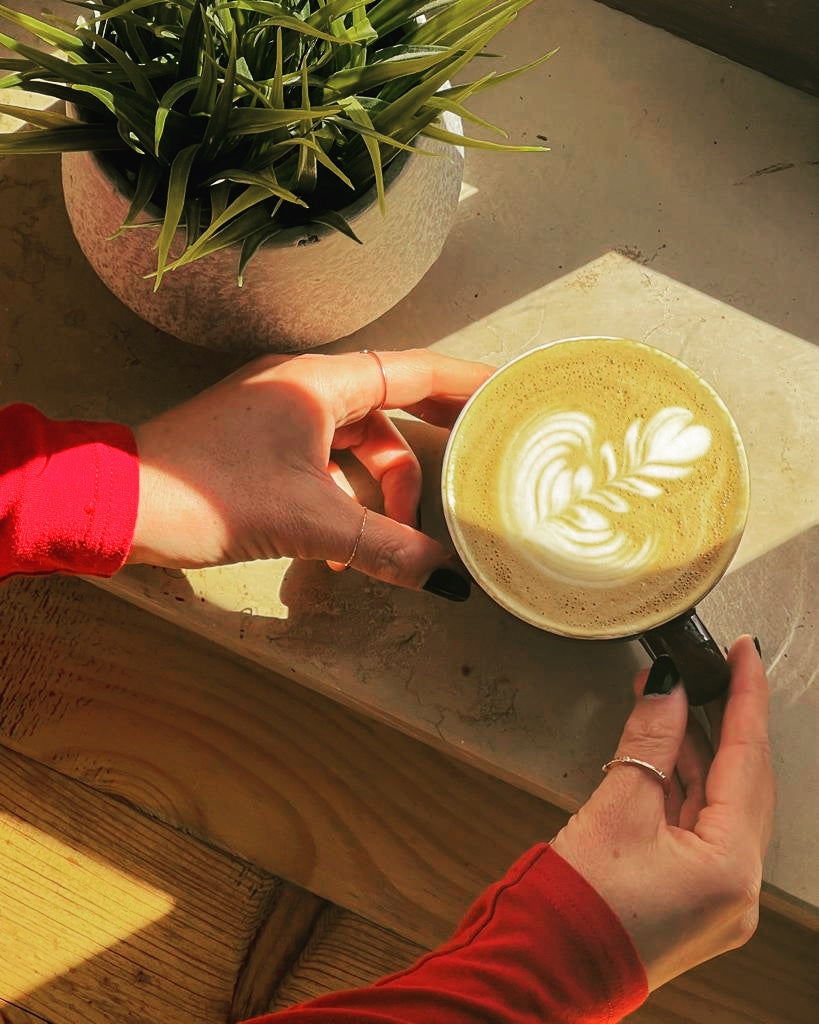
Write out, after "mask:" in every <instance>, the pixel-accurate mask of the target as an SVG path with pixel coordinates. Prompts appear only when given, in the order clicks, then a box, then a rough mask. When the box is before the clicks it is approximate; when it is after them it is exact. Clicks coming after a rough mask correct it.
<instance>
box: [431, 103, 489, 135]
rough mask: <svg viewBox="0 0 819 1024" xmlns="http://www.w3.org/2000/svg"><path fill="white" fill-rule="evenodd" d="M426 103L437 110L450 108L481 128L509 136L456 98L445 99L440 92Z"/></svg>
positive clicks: (452, 111) (462, 118)
mask: <svg viewBox="0 0 819 1024" xmlns="http://www.w3.org/2000/svg"><path fill="white" fill-rule="evenodd" d="M426 105H427V106H429V107H434V108H435V110H448V111H450V112H451V113H453V114H455V115H457V116H458V117H460V119H461V120H462V121H470V122H471V123H472V124H476V125H478V126H479V127H481V128H486V130H487V131H490V132H495V133H496V134H497V135H502V136H503V137H504V138H508V136H507V133H506V132H505V131H504V130H503V128H499V127H498V126H497V125H496V124H492V122H491V121H487V120H486V118H484V117H478V115H477V114H473V113H472V111H471V110H467V108H466V107H465V106H464V105H463V104H462V103H458V102H457V101H456V100H447V99H444V98H443V96H442V94H441V93H438V94H437V95H435V96H432V97H431V98H430V99H428V100H427V103H426Z"/></svg>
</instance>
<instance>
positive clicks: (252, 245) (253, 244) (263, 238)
mask: <svg viewBox="0 0 819 1024" xmlns="http://www.w3.org/2000/svg"><path fill="white" fill-rule="evenodd" d="M281 231H282V229H281V227H280V226H279V225H278V224H275V225H269V226H265V227H263V228H261V229H260V230H259V231H254V232H253V234H251V235H248V236H247V238H245V240H244V242H242V251H241V253H240V254H239V273H238V279H237V284H238V285H239V287H240V288H241V287H242V286H243V285H244V283H245V271H246V270H247V265H248V263H250V261H251V260H252V259H253V257H254V256H255V255H256V253H257V252H258V251H259V249H261V247H262V246H263V245H264V244H265V243H266V242H269V241H270V239H271V238H275V236H276V235H279V234H281Z"/></svg>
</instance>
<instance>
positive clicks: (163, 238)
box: [154, 143, 200, 291]
mask: <svg viewBox="0 0 819 1024" xmlns="http://www.w3.org/2000/svg"><path fill="white" fill-rule="evenodd" d="M199 150H200V146H199V144H198V143H196V144H195V145H193V146H186V147H185V149H182V150H180V151H179V152H178V153H177V154H176V156H175V157H174V159H173V163H172V164H171V170H170V174H169V176H168V198H167V199H166V201H165V217H164V219H163V221H162V230H161V231H160V233H159V238H158V239H157V243H156V248H157V264H156V281H155V282H154V291H156V289H157V288H158V287H159V285H160V283H161V281H162V275H163V274H164V273H165V269H166V267H167V263H168V254H169V253H170V251H171V244H172V243H173V240H174V236H175V234H176V231H177V228H178V227H179V222H180V220H181V219H182V213H183V211H184V209H185V198H186V195H187V189H188V179H189V178H190V173H191V168H192V167H193V163H194V161H195V160H196V156H197V154H198V153H199Z"/></svg>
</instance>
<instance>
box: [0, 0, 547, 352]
mask: <svg viewBox="0 0 819 1024" xmlns="http://www.w3.org/2000/svg"><path fill="white" fill-rule="evenodd" d="M530 2H531V0H161V2H156V0H126V2H119V0H80V2H77V3H74V4H73V6H74V7H75V8H77V10H78V12H79V17H78V19H77V20H76V22H74V23H71V22H63V21H60V20H59V19H55V18H52V19H50V20H49V21H43V20H40V19H35V18H32V17H28V16H26V15H23V14H21V13H17V12H15V11H13V10H10V9H9V8H7V7H5V6H3V5H0V22H5V23H6V24H7V25H10V26H11V28H10V29H9V32H8V33H5V32H0V51H6V52H8V53H10V54H11V56H4V55H3V53H2V52H0V70H5V71H6V72H7V74H6V75H5V76H4V77H2V78H0V88H9V87H19V88H22V89H24V90H26V91H28V92H31V93H39V94H43V95H45V96H46V97H51V98H53V99H54V100H56V101H64V102H65V104H66V105H67V106H66V111H65V113H63V112H62V111H59V110H55V109H47V110H33V109H30V108H27V107H21V106H20V105H19V104H17V105H15V104H14V103H0V112H5V113H7V114H11V115H12V116H15V117H17V118H19V119H21V120H22V121H24V122H25V123H26V125H27V130H23V131H18V132H12V133H6V134H4V135H3V134H0V156H3V155H12V154H34V153H37V154H41V153H61V154H62V161H63V186H64V193H65V198H66V205H67V208H68V212H69V216H70V218H71V222H72V226H73V228H74V232H75V234H76V236H77V238H78V241H79V242H80V245H81V247H82V249H83V251H84V253H85V255H86V257H87V258H88V259H89V261H90V262H91V264H92V266H93V267H94V268H95V270H96V271H97V273H98V274H99V276H100V277H101V278H102V280H103V281H104V282H105V283H106V284H107V285H108V287H109V288H110V289H111V290H112V291H113V292H114V293H115V294H116V295H117V296H118V297H119V298H120V299H122V300H123V301H124V302H125V303H126V304H127V305H129V306H130V307H131V308H133V309H134V310H136V311H137V312H138V313H139V314H140V315H141V316H143V317H144V318H145V319H146V320H148V321H150V322H151V323H153V324H155V325H156V326H158V327H161V328H162V329H164V330H167V331H169V332H171V333H173V334H175V335H177V336H178V337H181V338H184V339H187V340H191V341H195V342H198V343H203V344H210V345H213V346H216V347H240V348H245V347H248V348H257V347H260V346H262V347H265V348H268V349H280V350H282V349H284V350H294V349H299V348H307V347H312V346H314V345H319V344H324V343H325V342H328V341H331V340H333V339H335V338H337V337H341V336H344V335H346V334H349V333H351V332H352V331H353V330H355V329H357V328H358V327H361V326H363V325H364V324H365V323H368V322H369V321H371V320H373V319H375V318H376V317H377V316H380V315H381V314H382V313H383V312H385V311H386V310H387V309H388V308H390V306H392V305H394V304H395V303H396V302H397V301H399V300H400V299H401V298H402V297H403V296H404V295H405V294H406V293H407V292H408V291H409V290H410V289H411V288H412V287H413V286H414V285H415V284H416V283H417V281H418V280H419V279H420V277H421V276H422V275H423V274H424V273H425V272H426V270H427V269H428V268H429V266H430V265H431V264H432V263H433V262H434V260H435V259H436V258H437V256H438V254H439V252H440V249H441V246H442V245H443V241H444V239H445V237H446V234H447V232H448V230H449V228H450V226H451V223H452V219H453V217H454V212H455V208H456V204H457V198H458V191H459V188H460V181H461V169H462V159H463V155H462V149H461V147H463V146H477V147H482V148H486V149H507V150H516V151H523V150H530V151H533V150H537V149H539V148H540V147H517V146H508V145H505V144H504V143H498V142H489V141H486V140H483V139H473V138H470V137H467V136H465V135H463V134H461V121H462V120H470V121H473V122H477V123H478V124H480V125H482V126H484V127H487V128H490V129H492V128H493V126H492V125H489V124H488V123H487V122H485V121H483V120H482V119H481V118H478V117H476V116H474V115H473V114H471V113H470V112H469V110H468V109H467V107H466V106H465V103H466V101H467V100H468V99H469V97H470V96H472V95H474V94H476V93H478V92H480V91H481V90H483V89H485V88H487V87H489V86H494V85H498V84H501V83H503V82H504V81H507V80H508V79H509V78H511V77H513V76H515V75H518V74H521V73H522V72H525V71H526V70H528V69H529V68H532V67H534V66H535V65H537V64H539V63H540V62H541V61H542V60H545V59H546V58H547V57H548V56H550V54H545V55H543V56H541V57H539V58H537V59H536V60H534V61H533V62H532V63H531V64H528V65H526V66H525V67H522V68H516V69H513V70H507V71H502V72H498V71H495V70H494V69H493V68H492V67H491V63H490V61H489V59H488V55H486V54H485V52H484V51H485V47H486V46H487V44H488V43H489V42H490V40H492V39H493V38H494V36H495V35H496V34H497V33H498V32H499V31H500V30H501V29H502V28H504V27H505V26H506V25H508V24H509V23H510V22H511V21H512V20H513V19H514V18H515V17H516V16H517V14H518V12H519V11H520V10H521V9H522V8H524V7H526V6H527V5H528V4H529V3H530ZM15 30H16V36H15V35H12V34H11V33H12V32H15ZM26 34H28V35H33V36H34V37H36V39H37V40H39V41H40V44H41V45H40V46H37V45H30V44H29V43H27V42H25V41H24V39H25V38H26ZM21 37H22V38H21ZM42 44H45V45H42ZM479 58H481V59H482V63H483V67H482V68H481V71H480V73H479V74H478V75H477V76H476V77H475V78H474V79H473V80H471V81H468V82H464V83H459V84H452V79H453V78H454V76H456V75H458V74H459V72H461V71H462V70H463V69H464V68H466V67H467V65H469V64H470V63H471V62H473V61H475V62H476V64H477V61H478V59H479ZM495 130H496V131H497V129H495Z"/></svg>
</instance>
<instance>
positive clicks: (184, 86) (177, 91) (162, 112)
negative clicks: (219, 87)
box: [154, 78, 199, 153]
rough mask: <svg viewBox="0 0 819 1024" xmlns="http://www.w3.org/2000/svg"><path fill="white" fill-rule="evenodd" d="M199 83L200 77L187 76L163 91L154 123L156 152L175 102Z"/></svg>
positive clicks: (192, 90)
mask: <svg viewBox="0 0 819 1024" xmlns="http://www.w3.org/2000/svg"><path fill="white" fill-rule="evenodd" d="M198 85H199V79H198V78H185V79H183V80H182V81H181V82H174V84H173V85H172V86H171V87H170V89H167V90H166V91H165V93H163V95H162V98H161V99H160V101H159V108H158V110H157V112H156V122H155V125H154V153H159V145H160V143H161V142H162V135H163V132H164V131H165V123H166V121H167V120H168V116H169V114H170V112H171V109H172V107H173V105H174V103H176V102H177V101H178V100H180V99H182V97H183V96H186V95H187V94H188V93H189V92H194V90H195V89H196V88H197V87H198Z"/></svg>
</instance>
